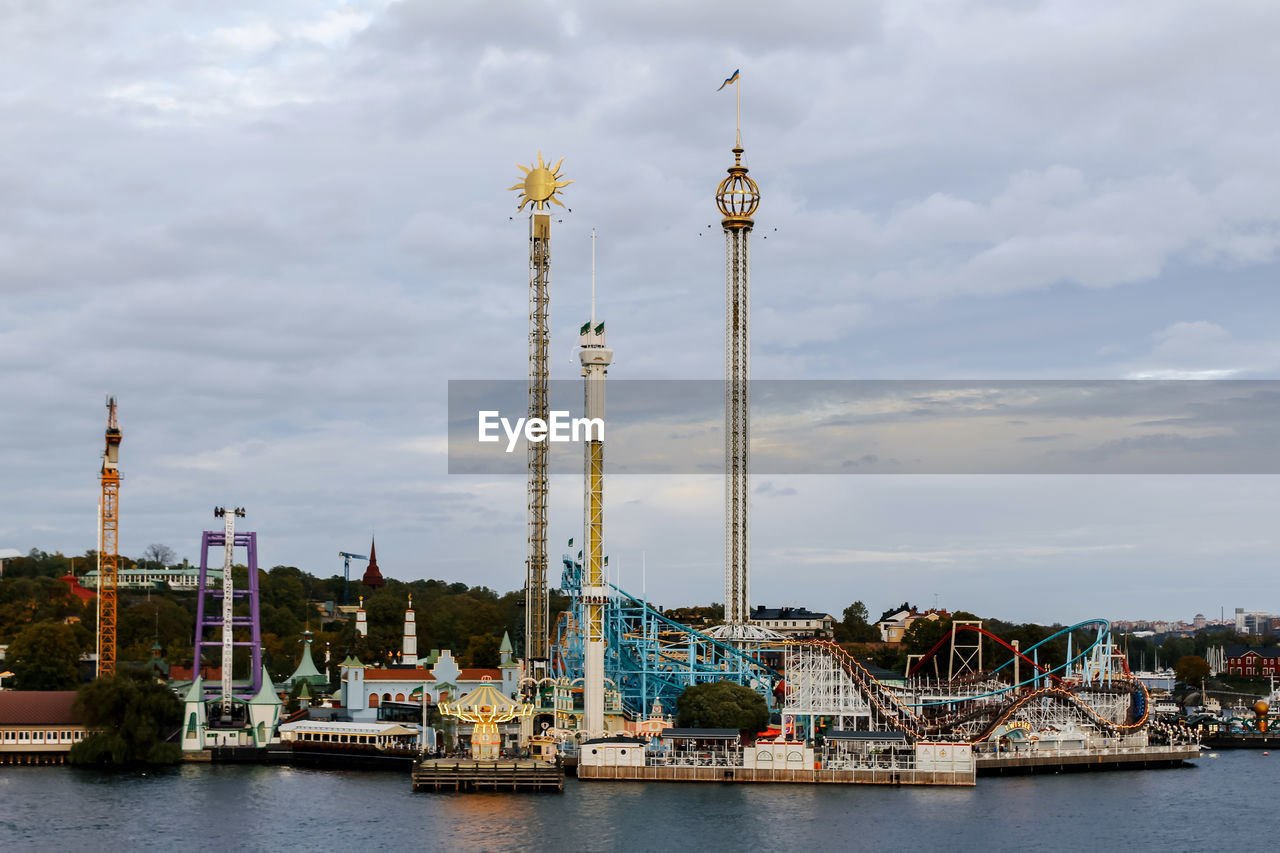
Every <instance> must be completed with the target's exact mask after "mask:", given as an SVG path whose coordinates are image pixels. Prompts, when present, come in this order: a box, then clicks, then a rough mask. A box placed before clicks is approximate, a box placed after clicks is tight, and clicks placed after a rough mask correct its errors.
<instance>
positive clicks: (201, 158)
mask: <svg viewBox="0 0 1280 853" xmlns="http://www.w3.org/2000/svg"><path fill="white" fill-rule="evenodd" d="M5 18H6V21H5V26H4V27H3V28H0V72H2V73H3V76H4V80H5V86H4V87H3V89H2V90H0V153H2V154H3V156H0V294H2V296H3V299H0V401H2V402H0V435H3V437H4V439H5V440H4V441H3V442H0V484H2V486H3V487H2V488H0V549H2V548H17V549H19V550H21V551H26V550H28V549H30V548H33V547H36V548H41V549H43V550H47V551H55V550H57V551H63V552H64V553H69V554H70V553H82V552H83V551H84V550H85V549H88V548H93V547H95V545H96V539H97V534H96V529H97V516H96V513H97V490H98V483H97V473H98V468H99V454H100V453H101V448H102V430H103V428H104V427H105V417H106V412H105V409H104V408H103V402H104V397H105V395H106V394H107V393H110V394H114V395H115V396H116V397H117V398H118V400H119V405H120V409H119V417H120V424H121V427H122V429H123V431H124V442H123V446H122V448H121V456H120V459H121V462H120V466H121V471H122V474H123V485H122V487H121V498H120V506H121V522H120V547H121V551H122V552H123V553H125V554H130V555H137V554H140V553H141V551H142V550H143V549H144V548H145V547H146V546H147V545H149V544H151V543H162V544H166V545H168V546H170V547H172V548H174V549H175V551H176V552H177V553H178V554H179V555H180V556H183V557H187V558H190V559H192V560H197V559H198V557H199V554H198V553H197V552H198V550H199V541H200V531H201V530H205V529H213V528H215V527H216V526H218V525H217V522H216V521H215V519H214V518H213V514H212V510H213V508H214V507H215V506H219V505H227V506H244V507H246V508H247V511H248V515H247V518H246V519H245V520H244V521H243V522H242V526H243V527H245V528H247V529H253V530H256V531H257V532H258V537H259V549H260V555H261V560H262V562H263V563H264V564H265V565H267V566H270V565H275V564H288V565H296V566H298V567H300V568H303V569H306V570H307V571H310V572H313V573H316V574H320V575H329V574H332V573H334V572H338V571H340V570H341V561H340V559H339V558H338V557H337V552H338V551H355V552H358V553H364V552H365V550H364V549H365V548H367V547H368V544H369V541H370V539H371V538H372V536H373V535H375V534H376V536H377V542H378V557H379V564H380V566H381V568H382V571H383V573H384V574H385V575H388V576H391V577H396V578H401V579H405V580H409V579H414V578H423V577H437V578H444V579H447V580H450V581H459V580H460V581H464V582H467V583H471V584H484V585H487V586H490V587H492V588H494V589H497V590H500V591H505V590H510V589H516V588H519V587H520V586H522V584H523V578H524V554H525V528H524V500H525V498H524V495H525V483H524V479H523V477H521V476H519V475H518V474H509V475H507V474H504V475H488V476H486V475H461V474H450V473H448V471H449V465H448V462H449V459H448V455H447V452H448V422H449V413H448V382H449V380H517V381H518V380H520V379H522V377H524V375H525V371H526V369H527V367H526V365H527V361H526V359H527V353H526V334H527V314H526V312H527V281H528V255H527V227H528V226H527V224H526V221H525V217H524V215H522V214H520V213H518V212H517V211H516V200H517V194H516V193H513V192H510V191H509V190H508V189H507V188H508V187H509V186H511V185H512V184H513V183H516V182H517V181H518V180H519V179H520V178H521V177H522V173H521V172H520V170H519V169H518V168H517V164H524V165H528V164H530V163H531V162H534V161H535V160H536V158H537V157H538V155H539V153H541V154H542V155H543V156H545V157H546V158H548V159H552V160H559V159H560V158H562V157H563V158H564V164H563V167H562V170H563V174H564V175H565V177H567V178H569V179H572V180H573V181H574V183H573V184H571V185H569V186H567V187H566V188H565V189H564V190H563V191H562V197H563V200H564V201H565V204H566V205H567V208H566V209H565V210H560V209H559V208H556V215H555V221H554V222H553V225H552V228H553V232H552V233H553V239H552V273H551V280H552V284H551V316H552V346H551V352H552V358H551V361H552V376H553V378H555V379H563V380H573V379H574V378H575V377H576V376H577V368H576V367H575V364H576V358H575V357H574V347H575V345H576V343H577V338H576V334H575V333H576V329H577V327H578V325H579V324H580V323H581V322H582V321H583V320H585V319H586V315H587V312H588V310H589V298H590V296H589V294H590V282H591V272H590V270H591V240H590V236H589V235H590V233H591V231H592V229H595V230H596V232H597V234H598V237H597V242H596V268H597V306H598V307H597V315H598V316H599V317H601V318H603V319H605V320H607V322H608V329H609V343H610V345H611V346H612V347H613V348H614V349H615V360H614V365H613V367H612V368H611V369H610V378H611V380H618V379H645V380H676V379H680V380H684V379H703V380H715V379H718V378H721V377H722V376H723V372H724V282H723V275H724V273H723V269H724V266H723V264H724V260H723V258H724V255H723V248H724V241H723V238H722V236H721V234H720V230H719V223H718V219H719V216H718V214H717V212H716V210H715V206H714V200H713V195H714V191H715V187H716V185H717V183H718V182H719V180H720V179H721V177H723V176H724V174H725V171H724V170H725V169H726V168H727V167H728V166H729V165H731V163H732V155H731V153H730V150H729V149H730V148H732V146H733V141H734V106H735V105H734V95H733V92H732V89H731V88H730V89H726V90H725V91H722V92H717V91H716V87H717V86H719V84H720V82H721V81H722V80H724V79H725V77H727V76H728V75H729V74H731V73H732V72H733V71H734V70H735V69H740V71H741V76H740V83H739V86H740V95H741V104H742V142H743V146H744V148H745V149H746V154H745V155H744V162H745V164H746V165H747V166H748V167H749V168H750V170H751V175H752V177H753V178H754V179H755V180H756V181H757V182H758V183H759V185H760V188H761V194H762V200H761V204H760V209H759V211H758V213H757V214H756V217H755V219H756V227H755V232H754V235H753V238H752V240H753V242H752V264H753V266H752V282H751V295H752V315H751V323H752V329H751V333H752V353H751V358H752V366H751V369H752V376H753V377H754V378H758V379H769V380H799V379H805V380H813V379H822V380H854V379H874V380H930V381H941V380H965V381H973V382H986V381H991V380H1028V381H1032V380H1035V381H1038V380H1113V379H1143V380H1153V379H1166V380H1206V379H1216V380H1240V379H1249V380H1269V379H1276V378H1280V377H1278V376H1277V374H1278V373H1280V340H1277V337H1276V333H1275V328H1276V322H1275V318H1276V314H1277V309H1278V308H1280V290H1278V289H1277V288H1276V287H1275V284H1276V278H1277V268H1278V267H1277V247H1278V246H1280V209H1278V208H1277V206H1276V203H1275V200H1276V199H1277V198H1280V116H1277V114H1276V111H1275V110H1274V109H1272V104H1273V102H1274V91H1273V89H1274V85H1273V82H1274V81H1275V80H1276V79H1280V53H1277V52H1276V51H1275V50H1274V44H1275V39H1276V35H1277V33H1280V6H1277V5H1276V4H1275V3H1272V2H1250V1H1249V0H1241V2H1236V3H1230V4H1219V5H1217V6H1215V7H1213V8H1212V9H1209V8H1207V7H1205V5H1204V4H1203V3H1195V2H1190V1H1189V0H1186V2H1184V1H1183V0H1167V2H1161V3H1150V2H1137V0H1128V1H1127V0H1118V1H1113V2H1105V3H1102V2H1097V3H1095V2H1085V3H1081V2H1077V0H1065V2H1058V1H1057V0H1046V2H1017V3H1014V2H1007V0H990V2H964V0H945V2H944V1H943V0H939V1H938V2H911V0H898V2H893V3H889V2H883V3H877V2H854V3H848V4H834V5H833V4H829V3H816V2H814V3H805V2H797V3H791V4H788V5H787V6H786V8H785V9H784V8H783V7H781V6H778V5H777V4H750V3H737V4H734V3H726V2H718V1H717V0H708V2H700V3H697V4H690V3H676V2H667V0H651V2H647V3H643V4H641V3H632V4H601V3H587V2H569V0H564V1H563V2H561V1H560V0H552V2H524V3H518V4H514V3H508V2H484V1H483V0H477V2H468V3H443V2H421V1H420V0H401V2H387V1H386V0H369V2H334V0H294V2H273V0H256V2H254V3H236V2H225V3H219V4H187V3H173V2H160V1H159V0H129V2H123V1H122V0H104V1H103V2H98V3H93V4H84V3H73V2H69V0H68V1H67V2H60V0H47V1H46V2H34V0H30V1H29V2H24V0H18V2H17V3H11V4H8V5H7V6H6V11H5ZM795 420H796V421H797V429H803V428H804V427H805V424H804V422H803V421H804V419H803V418H797V419H795ZM853 428H854V427H850V429H853ZM619 440H621V439H619ZM824 440H825V439H824V438H823V436H822V435H821V434H819V433H815V435H814V438H813V441H814V442H818V443H820V442H822V441H824ZM752 487H753V492H754V494H753V501H752V520H751V524H752V526H751V547H752V565H751V577H752V582H751V583H752V599H753V604H765V605H769V606H780V605H788V604H789V605H800V606H807V607H810V608H813V609H819V610H827V611H830V612H833V613H835V614H837V615H839V613H840V611H841V610H842V609H843V608H844V607H845V605H847V604H848V603H850V602H852V601H854V600H862V601H864V602H866V604H867V606H868V607H869V609H870V610H871V611H872V613H873V615H875V614H878V612H879V611H881V610H885V609H888V608H889V607H891V606H893V605H896V604H898V603H900V602H902V601H903V600H910V601H912V602H913V603H916V604H919V605H921V606H933V605H934V604H938V605H941V606H943V607H948V608H951V609H963V610H967V611H971V612H975V613H978V614H981V615H984V616H991V617H998V618H1003V619H1011V620H1018V621H1024V620H1035V621H1042V622H1054V621H1059V622H1063V623H1072V622H1076V621H1080V620H1084V619H1088V618H1093V617H1104V618H1114V619H1122V618H1123V619H1136V618H1161V619H1188V620H1189V619H1190V618H1191V616H1192V615H1193V614H1195V613H1197V612H1202V613H1205V614H1206V615H1208V616H1210V617H1211V618H1212V617H1216V616H1217V615H1218V613H1219V611H1220V609H1221V608H1225V609H1226V611H1227V613H1228V614H1230V613H1231V611H1232V610H1233V609H1234V608H1235V607H1237V606H1241V607H1245V608H1246V609H1261V610H1269V611H1272V612H1277V611H1280V591H1278V590H1277V587H1276V586H1275V584H1274V583H1273V582H1272V581H1271V580H1270V579H1271V578H1272V577H1273V572H1274V567H1275V565H1276V554H1277V546H1278V545H1280V542H1277V534H1276V532H1275V531H1276V525H1275V522H1274V519H1275V518H1276V517H1277V516H1278V515H1280V481H1278V480H1277V478H1276V477H1275V476H1274V475H1270V474H1265V473H1264V474H1223V473H1207V474H1194V475H1189V474H1176V475H1175V474H1124V475H1120V474H1099V473H1090V472H1086V473H1079V474H1074V473H1053V474H1043V473H1029V474H1017V473H1001V474H972V473H928V474H924V473H912V474H892V473H885V474H880V473H872V474H862V475H859V476H839V475H835V476H832V475H811V474H789V473H785V472H783V473H768V474H760V473H758V474H757V475H756V476H755V477H754V479H753V483H752ZM722 501H723V481H722V478H720V477H718V476H716V475H713V474H696V473H687V474H680V473H673V474H667V475H662V476H658V475H634V476H628V475H616V476H613V477H612V478H611V479H610V480H609V482H608V484H607V496H606V533H605V535H606V551H607V552H608V553H609V554H610V555H611V560H610V570H611V571H612V572H613V573H614V579H615V580H616V581H617V582H618V583H619V584H620V585H621V586H623V587H624V588H626V589H628V590H632V591H636V592H639V591H640V590H641V589H643V590H644V591H645V592H646V593H647V595H648V597H649V598H650V600H652V601H654V602H655V603H658V604H661V605H664V606H675V605H681V604H695V603H706V602H710V601H719V600H721V599H722V597H723V547H724V531H723V504H722ZM581 518H582V496H581V477H580V475H574V474H557V475H556V476H554V477H553V480H552V484H551V514H550V531H551V532H550V540H551V545H552V547H551V553H552V554H553V555H558V554H559V552H560V550H562V546H563V543H564V542H565V540H567V539H568V538H570V537H575V538H577V537H579V536H580V535H581V534H580V527H581ZM557 579H558V571H557V570H556V568H555V567H554V566H553V568H552V581H553V582H555V581H556V580H557Z"/></svg>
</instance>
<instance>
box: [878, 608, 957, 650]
mask: <svg viewBox="0 0 1280 853" xmlns="http://www.w3.org/2000/svg"><path fill="white" fill-rule="evenodd" d="M950 618H951V614H950V613H948V612H947V611H945V610H936V609H934V608H930V609H928V610H926V611H925V612H923V613H918V612H917V611H916V609H915V608H914V607H910V608H897V609H895V610H886V611H885V612H884V613H883V614H882V615H881V616H880V621H879V622H877V623H876V628H877V629H878V630H879V631H880V640H881V642H885V643H895V644H896V643H901V642H902V637H903V636H904V635H905V634H906V633H907V631H909V630H910V629H911V626H912V625H914V624H915V623H916V622H917V621H918V620H920V619H928V620H930V621H931V622H936V621H937V620H939V619H950Z"/></svg>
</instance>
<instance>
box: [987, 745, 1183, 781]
mask: <svg viewBox="0 0 1280 853" xmlns="http://www.w3.org/2000/svg"><path fill="white" fill-rule="evenodd" d="M1199 756H1200V747H1199V746H1198V745H1197V744H1194V743H1192V744H1179V745H1177V746H1118V747H1109V748H1098V749H1061V750H1059V749H1047V750H1041V751H1034V750H1019V751H1008V752H1001V753H977V754H975V755H974V763H975V764H976V765H977V772H978V775H979V776H1013V775H1019V774H1030V773H1071V772H1081V771H1095V770H1137V769H1142V768H1155V767H1181V766H1183V765H1184V764H1185V763H1186V762H1188V761H1191V760H1193V759H1195V758H1198V757H1199Z"/></svg>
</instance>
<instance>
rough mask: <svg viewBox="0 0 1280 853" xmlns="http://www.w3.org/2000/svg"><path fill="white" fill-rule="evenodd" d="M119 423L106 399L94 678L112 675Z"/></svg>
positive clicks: (112, 404)
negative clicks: (96, 662)
mask: <svg viewBox="0 0 1280 853" xmlns="http://www.w3.org/2000/svg"><path fill="white" fill-rule="evenodd" d="M120 438H121V433H120V425H119V424H118V423H117V422H116V398H115V397H108V398H107V433H106V449H105V450H103V451H102V473H101V475H100V478H101V480H102V496H101V497H100V498H99V501H98V522H99V526H98V677H99V678H103V677H108V678H109V677H111V676H113V675H115V674H116V586H117V584H116V581H117V579H118V578H119V570H120V550H119V543H118V541H117V535H118V534H119V532H120V531H119V525H120V470H119V463H120Z"/></svg>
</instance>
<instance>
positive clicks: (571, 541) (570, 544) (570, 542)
mask: <svg viewBox="0 0 1280 853" xmlns="http://www.w3.org/2000/svg"><path fill="white" fill-rule="evenodd" d="M569 547H570V548H572V547H573V539H570V540H569Z"/></svg>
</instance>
